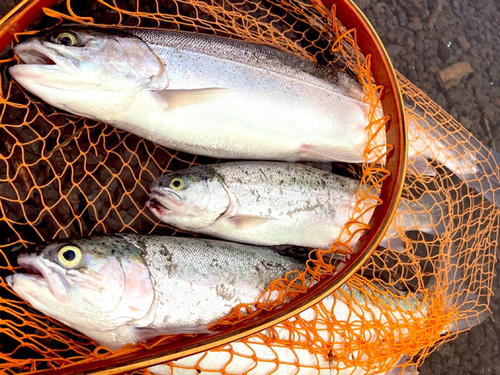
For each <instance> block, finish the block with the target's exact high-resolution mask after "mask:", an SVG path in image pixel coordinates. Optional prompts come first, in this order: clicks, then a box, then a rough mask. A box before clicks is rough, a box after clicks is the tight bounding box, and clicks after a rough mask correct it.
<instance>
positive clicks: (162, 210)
mask: <svg viewBox="0 0 500 375" xmlns="http://www.w3.org/2000/svg"><path fill="white" fill-rule="evenodd" d="M146 206H147V207H148V208H149V209H150V210H151V211H153V212H155V213H158V215H162V216H163V215H165V214H166V212H169V211H171V210H170V208H168V207H167V206H165V205H163V204H162V203H161V202H160V201H159V200H157V199H155V198H152V199H150V200H149V201H147V202H146Z"/></svg>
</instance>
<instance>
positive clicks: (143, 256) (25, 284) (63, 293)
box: [5, 234, 305, 349]
mask: <svg viewBox="0 0 500 375" xmlns="http://www.w3.org/2000/svg"><path fill="white" fill-rule="evenodd" d="M17 260H18V263H19V265H20V266H22V267H23V268H24V269H25V270H26V271H27V273H16V274H13V275H9V276H7V277H6V279H5V280H6V282H7V284H8V285H9V286H10V288H11V289H12V290H14V292H15V293H17V294H18V295H19V296H20V297H21V298H23V299H24V300H26V301H27V302H29V303H30V304H31V305H32V306H33V307H34V308H35V309H37V310H39V311H41V312H43V313H44V314H46V315H48V316H50V317H52V318H54V319H57V320H58V321H60V322H62V323H64V324H66V325H67V326H69V327H71V328H73V329H75V330H77V331H79V332H81V333H83V334H84V335H86V336H88V337H90V338H91V339H93V340H94V341H95V342H96V343H98V344H99V345H102V346H104V347H106V348H109V349H119V348H121V347H123V346H124V345H126V344H130V343H132V344H137V343H138V342H144V341H147V340H148V339H150V338H153V337H156V336H160V335H165V334H181V333H206V332H210V330H209V329H208V325H210V324H212V323H214V322H216V321H217V320H218V319H220V318H222V317H224V316H225V315H227V314H228V313H229V312H230V311H231V309H232V308H233V307H235V306H237V305H239V304H240V303H248V304H250V303H254V302H256V301H257V300H258V299H259V297H260V296H261V294H262V293H263V292H264V290H265V289H266V288H267V287H268V286H269V283H270V282H271V281H273V280H275V279H278V278H282V277H284V276H285V275H286V274H287V273H288V272H290V271H294V270H298V271H302V270H304V268H305V265H304V264H303V263H301V262H299V261H296V260H294V259H292V258H289V257H285V256H282V255H278V254H276V253H275V252H274V251H272V250H270V249H268V248H264V247H255V246H249V245H242V244H237V243H232V242H225V241H216V240H204V239H195V238H181V237H165V236H154V235H133V234H116V235H109V236H96V237H89V238H80V239H75V240H61V241H55V242H52V243H47V244H41V245H39V246H37V247H35V248H33V249H30V251H28V252H25V253H21V254H20V255H19V256H18V259H17ZM268 297H269V298H273V296H268ZM263 298H266V297H265V294H264V296H263Z"/></svg>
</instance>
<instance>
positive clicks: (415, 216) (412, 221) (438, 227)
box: [388, 190, 449, 236]
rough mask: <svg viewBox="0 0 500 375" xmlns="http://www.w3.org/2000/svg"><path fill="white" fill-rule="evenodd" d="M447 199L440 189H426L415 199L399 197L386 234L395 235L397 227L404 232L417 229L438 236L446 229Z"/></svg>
mask: <svg viewBox="0 0 500 375" xmlns="http://www.w3.org/2000/svg"><path fill="white" fill-rule="evenodd" d="M448 215H449V207H448V201H447V199H446V197H445V196H444V194H443V193H442V192H440V191H437V190H436V191H427V192H425V193H424V194H423V195H422V196H420V197H419V198H418V199H416V200H408V199H404V198H403V199H401V201H400V202H399V206H398V211H397V213H396V216H395V217H394V219H393V223H392V224H391V227H390V228H389V230H388V234H389V235H391V236H396V235H397V233H398V230H397V228H400V229H401V230H403V231H404V232H409V231H419V232H423V233H427V234H430V235H434V236H440V235H441V234H442V233H444V232H445V231H446V227H445V219H446V218H447V217H448Z"/></svg>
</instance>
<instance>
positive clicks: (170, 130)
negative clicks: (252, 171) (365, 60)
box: [10, 29, 368, 162]
mask: <svg viewBox="0 0 500 375" xmlns="http://www.w3.org/2000/svg"><path fill="white" fill-rule="evenodd" d="M67 32H68V33H72V34H74V35H75V38H76V39H77V40H78V43H77V44H76V45H75V46H64V45H61V44H58V43H57V37H55V38H56V39H52V40H51V39H50V38H49V40H44V39H43V38H39V39H37V38H34V39H31V40H30V41H27V42H24V43H21V44H19V45H17V46H16V47H15V50H16V53H17V54H18V55H19V56H20V58H21V59H22V60H23V61H24V62H25V63H26V64H25V65H18V66H14V67H12V68H11V69H10V72H11V74H12V76H13V77H14V78H15V79H16V80H17V81H18V82H19V83H21V85H23V86H24V87H25V88H26V89H28V90H29V91H31V92H33V93H34V94H36V95H38V96H39V97H41V98H42V99H44V100H45V101H46V102H48V103H50V104H52V105H54V106H55V107H57V108H61V109H64V110H67V111H70V112H72V113H76V114H80V115H83V116H86V117H91V118H94V119H97V120H102V121H105V122H107V123H110V124H113V125H116V126H118V127H119V128H122V129H125V130H128V131H131V132H132V133H135V134H137V135H139V136H142V137H144V138H147V139H149V140H152V141H154V142H156V143H159V144H161V145H164V146H167V147H171V148H174V149H176V150H182V151H186V152H190V153H194V154H201V155H208V156H214V157H223V158H242V159H268V160H288V161H292V160H298V159H302V160H318V159H319V160H325V159H331V158H332V157H333V158H334V160H339V161H348V162H361V161H363V151H364V145H365V144H366V141H367V135H366V132H365V127H366V124H367V119H366V115H367V111H368V105H367V104H365V103H364V102H363V101H362V97H363V92H362V90H360V89H359V84H358V83H357V82H356V81H355V80H354V79H352V78H351V77H350V76H348V75H347V74H336V73H335V72H334V71H333V70H331V69H327V68H325V67H322V66H320V65H317V64H314V63H313V62H311V61H309V60H306V59H302V58H298V57H296V56H293V55H290V54H287V53H284V52H281V51H279V50H277V49H275V48H272V47H268V46H264V45H257V44H251V43H245V42H242V41H238V40H231V39H227V38H220V37H214V36H208V35H200V34H192V33H183V32H174V31H150V30H140V29H139V30H132V31H130V33H131V34H133V35H113V34H110V35H107V34H104V33H102V32H96V31H85V30H68V31H67ZM43 55H45V56H44V57H43V59H42V58H41V57H40V56H43ZM111 59H113V60H112V61H110V60H111ZM96 60H99V61H98V62H95V63H94V62H93V61H96ZM48 61H53V63H52V64H53V65H44V64H45V63H47V62H48ZM141 62H142V66H141V68H140V70H139V69H138V68H137V67H138V66H139V65H141ZM93 64H95V65H96V66H93ZM59 67H61V68H60V69H58V68H59ZM133 69H134V70H135V71H132V70H133ZM33 70H35V71H36V72H37V73H36V74H33V73H32V71H33ZM52 75H57V76H55V77H52ZM65 77H66V78H65ZM65 80H67V81H68V82H67V83H65V82H64V81H65ZM64 88H67V89H71V90H72V92H68V90H65V89H64ZM78 88H79V89H78ZM101 101H102V102H101ZM321 153H326V154H328V155H329V156H321V155H320V154H321Z"/></svg>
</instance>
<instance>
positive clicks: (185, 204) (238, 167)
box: [147, 161, 444, 249]
mask: <svg viewBox="0 0 500 375" xmlns="http://www.w3.org/2000/svg"><path fill="white" fill-rule="evenodd" d="M358 190H359V181H357V180H354V179H351V178H348V177H344V176H339V175H336V174H333V173H330V172H327V171H323V170H320V169H317V168H314V167H310V166H308V165H303V164H298V163H284V162H259V161H242V162H230V163H220V164H213V165H202V166H196V167H192V168H188V169H182V170H178V171H174V172H172V173H168V174H166V175H164V176H162V177H160V178H158V179H157V180H156V181H154V182H153V184H152V185H151V187H150V191H151V192H150V200H149V202H148V203H147V206H148V207H149V209H150V210H151V211H152V212H153V214H154V215H155V216H156V217H157V218H158V219H160V220H161V221H163V222H165V223H167V224H170V225H172V226H174V227H177V228H180V229H183V230H187V231H191V232H195V233H203V234H206V235H210V236H214V237H218V238H223V239H227V240H232V241H238V242H244V243H250V244H258V245H266V246H271V245H294V246H305V247H312V248H323V249H328V248H330V247H331V246H332V244H333V243H334V242H336V241H338V240H342V241H345V240H347V239H348V238H347V234H346V233H344V234H345V236H344V237H343V238H340V234H341V230H342V228H343V227H344V225H345V224H346V223H347V222H348V221H349V220H351V216H352V214H353V211H354V208H355V206H356V204H357V201H358V198H357V197H356V193H357V192H358ZM431 197H433V198H434V199H432V200H430V198H431ZM427 202H428V210H427V211H426V210H423V209H422V205H424V204H425V203H427ZM439 202H440V200H439V195H437V193H436V196H435V197H434V196H432V195H431V193H429V195H428V197H426V198H421V199H420V203H415V202H409V201H407V200H403V202H402V203H401V205H400V210H399V211H400V212H401V213H402V214H401V215H400V216H401V220H402V222H401V223H399V224H400V225H401V226H402V227H403V228H405V230H408V231H409V230H421V231H423V232H427V233H429V234H435V235H437V234H439V233H437V231H438V230H439V221H440V218H441V216H442V215H443V211H442V210H443V209H444V208H443V207H441V206H443V205H441V206H439V205H438V204H437V203H439ZM362 204H364V207H363V210H362V211H364V209H365V208H367V207H368V204H373V202H368V200H364V201H363V202H362ZM414 206H416V207H417V209H413V212H412V208H413V207H414ZM433 206H435V207H434V208H433ZM438 208H439V209H438ZM403 212H407V214H404V213H403ZM416 212H418V214H417V213H416ZM371 214H372V211H368V212H367V213H366V214H364V215H363V216H362V217H360V218H359V220H360V221H362V222H365V223H367V222H368V220H369V219H370V216H371ZM395 233H396V230H395V228H391V229H390V230H389V234H391V235H393V234H395ZM395 243H396V241H395V240H391V245H393V244H395Z"/></svg>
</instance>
